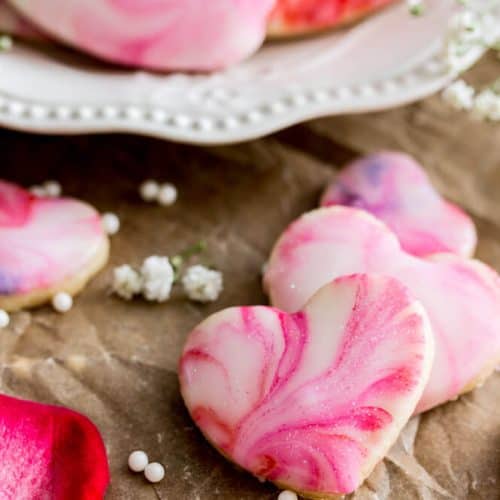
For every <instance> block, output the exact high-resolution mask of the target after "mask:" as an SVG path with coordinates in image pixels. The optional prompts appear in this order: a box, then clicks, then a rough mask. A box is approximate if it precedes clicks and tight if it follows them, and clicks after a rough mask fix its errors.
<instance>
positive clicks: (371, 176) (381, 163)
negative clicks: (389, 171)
mask: <svg viewBox="0 0 500 500" xmlns="http://www.w3.org/2000/svg"><path fill="white" fill-rule="evenodd" d="M386 168H387V163H386V160H384V158H381V157H379V156H378V155H377V156H373V157H372V158H370V163H369V164H368V165H367V167H366V169H365V176H366V178H367V179H368V181H369V182H370V184H371V185H372V186H377V185H378V184H380V182H382V175H383V173H384V170H385V169H386Z"/></svg>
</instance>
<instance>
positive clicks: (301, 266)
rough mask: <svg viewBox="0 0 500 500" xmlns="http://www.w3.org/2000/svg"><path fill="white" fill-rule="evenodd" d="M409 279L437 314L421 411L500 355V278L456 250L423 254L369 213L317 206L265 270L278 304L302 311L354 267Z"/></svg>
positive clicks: (454, 392) (286, 236)
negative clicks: (410, 251)
mask: <svg viewBox="0 0 500 500" xmlns="http://www.w3.org/2000/svg"><path fill="white" fill-rule="evenodd" d="M367 272H368V273H371V272H375V273H382V274H385V275H388V276H392V277H394V278H397V279H399V280H400V281H402V282H403V283H404V284H405V285H406V286H407V287H408V288H409V289H410V291H411V293H412V295H413V296H414V297H415V298H416V299H417V300H419V301H420V302H421V303H422V305H423V306H424V308H425V309H426V311H427V314H428V315H429V318H430V321H431V326H432V329H433V332H434V336H435V342H436V355H435V362H434V366H433V370H432V374H431V377H430V380H429V383H428V385H427V387H426V389H425V391H424V394H423V396H422V399H421V401H420V402H419V404H418V407H417V411H424V410H427V409H429V408H432V407H433V406H436V405H439V404H441V403H444V402H445V401H448V400H450V399H454V398H456V397H457V396H458V395H459V394H460V393H463V392H466V391H468V390H471V389H472V388H474V386H475V385H477V384H478V383H480V382H482V381H483V380H484V379H485V378H486V377H487V376H488V375H489V374H490V373H491V372H492V371H493V369H494V367H495V366H496V365H497V364H498V363H499V362H500V280H499V277H498V275H497V273H496V272H495V271H493V270H492V269H490V268H489V267H488V266H486V265H485V264H482V263H481V262H479V261H477V260H472V259H465V258H463V257H458V256H456V255H453V254H435V255H434V256H431V257H428V258H425V259H422V258H418V257H414V256H412V255H410V254H408V253H406V252H404V251H403V250H402V249H401V247H400V245H399V242H398V240H397V238H396V236H395V235H394V234H393V233H392V232H391V231H390V230H389V229H388V228H387V226H385V225H384V224H382V223H381V222H380V221H379V220H377V219H375V218H374V217H373V216H371V215H369V214H368V213H367V212H365V211H362V210H357V209H352V208H346V207H331V208H323V209H318V210H315V211H313V212H309V213H307V214H305V215H303V216H302V217H300V218H299V219H297V220H296V221H295V222H294V223H292V224H291V225H290V226H289V227H288V229H287V230H286V231H285V232H284V233H283V235H282V236H281V238H280V239H279V240H278V242H277V244H276V246H275V247H274V250H273V252H272V256H271V259H270V261H269V265H268V266H267V270H266V273H265V276H264V286H265V288H266V289H267V291H268V293H269V295H270V297H271V301H272V303H273V305H275V306H276V307H280V308H281V309H283V310H285V311H290V312H292V311H296V310H298V309H300V307H301V306H302V305H303V304H304V303H305V302H306V300H307V299H308V298H309V297H311V296H312V295H313V294H314V293H315V292H316V290H318V289H319V288H320V287H321V286H323V285H324V284H325V283H327V282H329V281H330V280H332V279H335V278H336V277H338V276H343V275H345V274H351V273H367Z"/></svg>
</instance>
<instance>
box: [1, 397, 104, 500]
mask: <svg viewBox="0 0 500 500" xmlns="http://www.w3.org/2000/svg"><path fill="white" fill-rule="evenodd" d="M0 464H1V467H0V498H1V499H2V500H10V499H12V500H14V499H15V500H42V499H50V500H59V499H60V500H96V499H102V498H103V496H104V493H105V491H106V488H107V486H108V484H109V468H108V462H107V457H106V450H105V448H104V443H103V441H102V438H101V435H100V434H99V431H98V430H97V428H96V427H95V425H94V424H93V423H92V422H91V421H90V420H89V419H88V418H87V417H84V416H83V415H81V414H79V413H76V412H74V411H71V410H68V409H66V408H61V407H58V406H50V405H44V404H40V403H34V402H31V401H23V400H20V399H15V398H12V397H9V396H4V395H0Z"/></svg>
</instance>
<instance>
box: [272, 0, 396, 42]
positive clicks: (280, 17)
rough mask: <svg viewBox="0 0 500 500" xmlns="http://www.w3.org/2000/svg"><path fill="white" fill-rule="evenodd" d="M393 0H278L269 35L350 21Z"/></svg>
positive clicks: (318, 28) (313, 29)
mask: <svg viewBox="0 0 500 500" xmlns="http://www.w3.org/2000/svg"><path fill="white" fill-rule="evenodd" d="M391 2H394V0H278V1H277V3H276V5H275V7H274V9H273V11H272V13H271V16H270V19H269V33H270V34H272V35H277V36H283V35H294V34H303V33H308V32H310V31H317V30H324V29H326V28H331V27H334V26H338V25H342V24H346V23H349V22H352V21H354V20H356V19H359V18H360V17H362V16H364V15H366V14H368V13H370V12H372V11H374V10H376V9H379V8H381V7H383V6H385V5H387V4H389V3H391Z"/></svg>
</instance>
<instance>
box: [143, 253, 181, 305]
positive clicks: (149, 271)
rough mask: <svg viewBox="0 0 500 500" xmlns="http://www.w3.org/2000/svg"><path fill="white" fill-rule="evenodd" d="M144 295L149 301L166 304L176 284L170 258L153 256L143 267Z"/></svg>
mask: <svg viewBox="0 0 500 500" xmlns="http://www.w3.org/2000/svg"><path fill="white" fill-rule="evenodd" d="M141 276H142V294H143V295H144V297H145V298H146V299H147V300H154V301H157V302H165V301H166V300H168V299H169V298H170V292H171V291H172V285H173V284H174V278H175V275H174V269H173V268H172V265H171V264H170V261H169V259H168V257H158V256H156V255H152V256H151V257H148V258H147V259H146V260H145V261H144V262H143V264H142V267H141Z"/></svg>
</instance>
